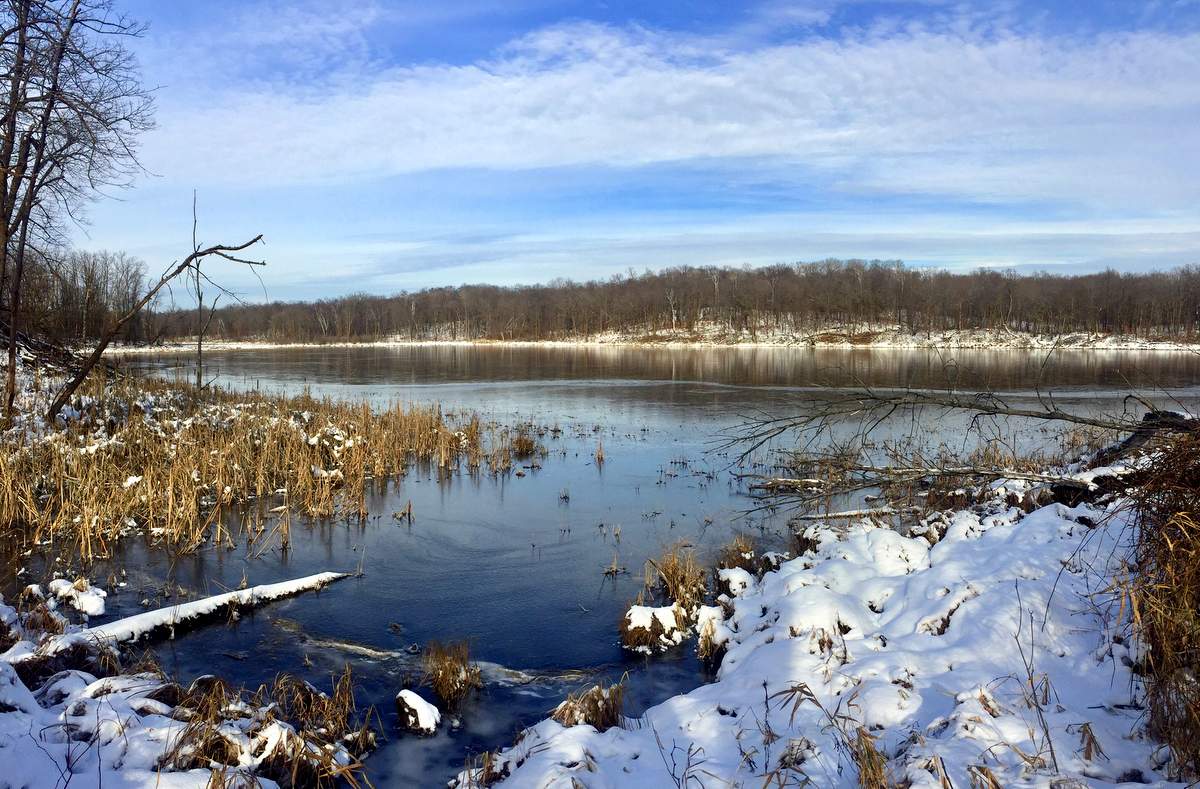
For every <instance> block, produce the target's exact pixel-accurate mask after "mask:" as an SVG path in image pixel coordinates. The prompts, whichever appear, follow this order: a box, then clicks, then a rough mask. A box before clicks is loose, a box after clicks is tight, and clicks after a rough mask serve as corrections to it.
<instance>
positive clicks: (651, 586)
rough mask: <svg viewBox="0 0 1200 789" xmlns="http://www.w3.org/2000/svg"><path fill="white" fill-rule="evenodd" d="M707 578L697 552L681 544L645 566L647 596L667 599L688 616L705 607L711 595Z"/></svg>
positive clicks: (672, 547) (650, 560) (648, 561)
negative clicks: (706, 599)
mask: <svg viewBox="0 0 1200 789" xmlns="http://www.w3.org/2000/svg"><path fill="white" fill-rule="evenodd" d="M705 576H706V572H705V570H704V568H703V567H701V566H700V564H699V562H697V561H696V553H695V551H693V550H692V549H691V548H688V547H686V546H684V545H683V544H682V543H676V544H675V545H673V546H671V547H670V548H668V549H667V550H666V552H665V553H663V555H662V556H661V557H660V558H659V559H658V560H657V561H656V560H654V559H649V560H647V562H646V590H647V592H649V593H650V594H652V595H653V594H659V595H661V596H663V597H665V598H666V599H667V600H670V601H672V602H674V603H675V605H676V606H678V607H679V608H681V609H683V610H684V611H685V612H688V613H689V615H691V614H693V613H694V612H695V611H696V610H697V609H698V608H699V607H700V606H701V605H702V604H703V603H704V596H705V594H706V593H707V591H708V587H707V584H706V582H705Z"/></svg>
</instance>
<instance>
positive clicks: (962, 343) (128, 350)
mask: <svg viewBox="0 0 1200 789" xmlns="http://www.w3.org/2000/svg"><path fill="white" fill-rule="evenodd" d="M438 346H445V347H468V346H471V347H508V348H537V347H545V348H609V347H612V348H679V349H691V348H695V349H700V348H812V349H843V350H851V349H864V350H870V349H876V350H885V349H894V350H937V349H944V350H998V351H1052V350H1066V351H1155V352H1162V351H1166V352H1174V353H1196V352H1200V342H1181V341H1172V340H1165V339H1147V338H1143V337H1132V336H1122V335H1111V334H1093V333H1083V332H1076V333H1072V334H1064V335H1044V334H1030V333H1027V332H1011V331H996V330H977V329H971V330H951V331H942V332H930V333H926V332H920V333H915V334H914V333H910V332H907V331H898V330H895V329H868V330H857V329H856V330H852V331H847V330H844V329H836V328H834V329H826V330H821V331H813V332H763V331H759V332H749V331H742V332H731V331H718V330H711V329H710V330H705V331H693V332H671V331H658V332H650V333H645V334H638V335H634V334H619V333H610V334H600V335H593V336H590V337H582V338H577V339H561V340H497V339H453V338H444V339H405V338H400V337H393V338H387V339H378V340H349V341H346V340H339V341H329V342H276V341H267V340H222V339H213V340H206V341H205V343H204V349H205V350H206V351H238V350H275V349H286V348H399V347H438ZM195 347H196V346H195V341H194V340H181V341H172V342H168V343H160V344H156V345H113V346H111V347H110V348H109V349H108V351H107V352H108V353H109V354H111V355H133V354H164V355H166V354H181V353H190V352H192V351H194V350H195Z"/></svg>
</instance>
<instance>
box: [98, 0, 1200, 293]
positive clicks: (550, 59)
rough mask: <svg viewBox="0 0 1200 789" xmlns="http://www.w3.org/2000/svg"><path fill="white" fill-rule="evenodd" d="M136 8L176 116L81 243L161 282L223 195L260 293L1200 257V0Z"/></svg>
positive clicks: (155, 0) (232, 231)
mask: <svg viewBox="0 0 1200 789" xmlns="http://www.w3.org/2000/svg"><path fill="white" fill-rule="evenodd" d="M118 2H119V3H120V7H121V8H122V9H123V10H125V11H127V12H128V13H129V14H130V15H132V16H134V17H137V18H139V19H142V20H144V21H146V22H148V23H149V25H150V30H149V32H148V33H147V35H146V36H145V37H144V38H143V39H141V40H139V41H137V42H135V44H134V46H135V49H136V52H137V55H138V57H139V60H140V62H141V65H142V70H143V73H144V77H145V81H146V83H147V84H148V85H152V86H157V88H158V90H157V93H156V97H157V105H158V112H157V118H158V128H157V129H156V130H155V131H153V132H151V133H149V134H147V135H146V136H145V138H144V141H143V145H142V150H141V155H142V160H143V163H144V165H145V167H146V169H147V170H148V174H147V175H146V176H144V177H142V178H140V179H139V180H138V182H137V184H136V185H135V186H134V188H132V189H130V190H128V191H125V192H122V193H120V194H119V195H118V196H117V199H109V200H103V201H100V202H97V203H96V204H95V205H94V206H93V207H92V208H91V210H90V212H89V216H90V222H89V224H88V225H87V226H86V227H85V228H83V229H82V230H81V231H80V233H79V236H80V237H79V239H78V243H79V244H80V245H82V246H86V247H91V248H100V247H103V248H110V249H124V250H126V251H128V252H131V253H133V254H136V255H138V256H139V257H142V258H143V259H145V260H146V262H147V264H148V267H149V268H150V269H151V270H154V271H157V270H158V269H160V268H162V267H165V265H166V264H168V263H169V262H170V261H171V260H172V259H175V258H177V257H179V256H180V254H181V253H186V251H187V249H188V246H189V244H190V234H191V195H192V190H193V189H196V190H197V192H198V195H199V198H198V202H199V206H200V211H199V213H200V228H201V239H202V240H203V241H217V240H223V241H231V240H240V239H242V238H244V237H247V236H250V235H253V234H255V233H259V232H262V233H264V234H265V235H266V238H267V242H268V243H267V246H266V248H265V249H264V250H263V252H264V254H265V257H266V258H267V260H268V263H269V266H268V268H267V269H265V270H264V271H263V284H262V285H260V284H259V283H258V282H257V281H256V280H255V279H253V278H252V277H248V276H247V275H246V274H245V273H244V272H242V271H239V270H236V269H234V268H232V267H231V268H229V269H228V270H227V271H222V272H221V276H220V277H219V278H220V279H221V281H223V282H225V283H228V284H229V285H231V286H232V287H234V288H235V289H236V290H238V291H240V292H242V293H243V294H244V295H245V297H246V298H247V299H254V300H257V299H262V298H264V286H265V297H268V298H272V299H293V298H307V299H311V298H321V297H325V296H333V295H339V294H343V293H349V292H354V291H365V292H371V293H391V292H395V291H399V290H403V289H415V288H421V287H426V286H432V285H447V284H450V285H452V284H459V283H462V282H493V283H500V284H512V283H518V282H535V281H547V280H550V279H553V278H556V277H569V278H574V279H587V278H594V277H601V278H603V277H608V276H611V275H612V274H614V273H618V272H624V271H627V270H628V269H630V268H632V269H635V270H638V271H640V270H642V269H645V268H647V267H649V268H660V267H664V266H671V265H679V264H685V263H688V264H699V265H704V264H731V265H740V264H765V263H774V262H787V261H796V260H811V259H819V258H825V257H865V258H874V257H879V258H901V259H904V260H906V261H908V262H910V263H912V264H914V265H925V266H946V267H952V268H973V267H976V266H1018V267H1026V268H1044V269H1047V270H1061V271H1077V270H1088V269H1096V268H1102V267H1105V266H1115V267H1118V268H1124V269H1142V268H1147V267H1169V266H1174V265H1179V264H1183V263H1200V134H1197V132H1196V129H1197V128H1200V0H1161V2H1105V0H1097V1H1096V2H1086V3H1085V2H1070V3H1068V2H1041V3H1021V2H1010V3H994V2H993V3H975V4H973V3H970V2H938V1H937V0H929V1H928V2H900V1H896V2H840V1H839V0H807V1H805V2H785V1H784V0H764V1H763V2H747V3H735V2H682V1H668V2H645V1H644V0H643V2H624V1H620V2H618V1H616V0H610V2H584V1H583V0H575V1H573V2H554V0H541V1H536V0H535V1H532V2H531V1H529V0H511V1H510V2H503V3H501V2H475V1H467V2H452V1H449V0H447V1H446V2H440V3H432V2H389V1H387V0H374V1H372V0H360V1H358V2H342V1H339V0H213V1H209V0H205V1H203V2H202V1H201V0H173V1H172V2H161V1H160V0H118ZM217 265H218V264H216V263H214V264H213V266H214V267H216V266H217ZM221 265H223V264H221ZM215 273H216V272H214V274H215Z"/></svg>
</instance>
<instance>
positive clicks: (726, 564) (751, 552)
mask: <svg viewBox="0 0 1200 789" xmlns="http://www.w3.org/2000/svg"><path fill="white" fill-rule="evenodd" d="M734 567H739V568H741V569H743V570H745V571H746V572H749V573H757V572H758V569H759V562H758V561H757V559H756V558H755V547H754V541H753V540H752V539H750V538H749V537H748V536H746V535H745V534H735V535H734V537H733V539H732V540H730V541H729V542H727V543H726V544H725V545H723V546H721V549H720V550H719V551H717V559H716V569H717V570H730V569H733V568H734Z"/></svg>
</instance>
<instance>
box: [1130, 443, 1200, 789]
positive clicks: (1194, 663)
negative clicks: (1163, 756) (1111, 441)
mask: <svg viewBox="0 0 1200 789" xmlns="http://www.w3.org/2000/svg"><path fill="white" fill-rule="evenodd" d="M1151 458H1152V461H1151V463H1150V465H1149V467H1148V468H1146V469H1144V470H1143V471H1142V473H1141V474H1140V475H1139V476H1140V477H1141V480H1140V484H1138V485H1137V486H1136V487H1135V488H1134V499H1135V505H1136V508H1137V531H1136V547H1135V553H1134V568H1135V571H1134V573H1133V574H1132V576H1131V578H1130V579H1129V580H1128V581H1127V582H1126V584H1125V589H1124V590H1123V591H1124V593H1125V598H1124V599H1125V601H1126V602H1127V604H1128V606H1129V612H1130V614H1131V619H1132V626H1133V636H1134V638H1135V639H1137V640H1139V641H1140V645H1141V650H1140V651H1141V652H1142V653H1143V654H1144V656H1145V657H1144V665H1142V666H1141V667H1140V668H1141V670H1142V673H1143V675H1144V680H1145V683H1146V691H1147V702H1148V705H1149V709H1150V715H1149V726H1150V732H1151V734H1152V735H1153V736H1155V737H1156V738H1157V739H1159V740H1160V741H1162V742H1164V743H1165V744H1166V745H1167V746H1168V748H1169V749H1170V753H1171V757H1172V762H1173V765H1174V768H1175V771H1176V773H1177V775H1178V777H1180V778H1182V779H1184V780H1188V781H1194V780H1196V779H1198V778H1200V680H1197V676H1200V438H1195V437H1181V438H1178V439H1177V440H1176V441H1174V443H1172V444H1171V445H1169V446H1165V447H1160V451H1159V452H1158V453H1157V454H1155V455H1152V456H1151Z"/></svg>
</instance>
